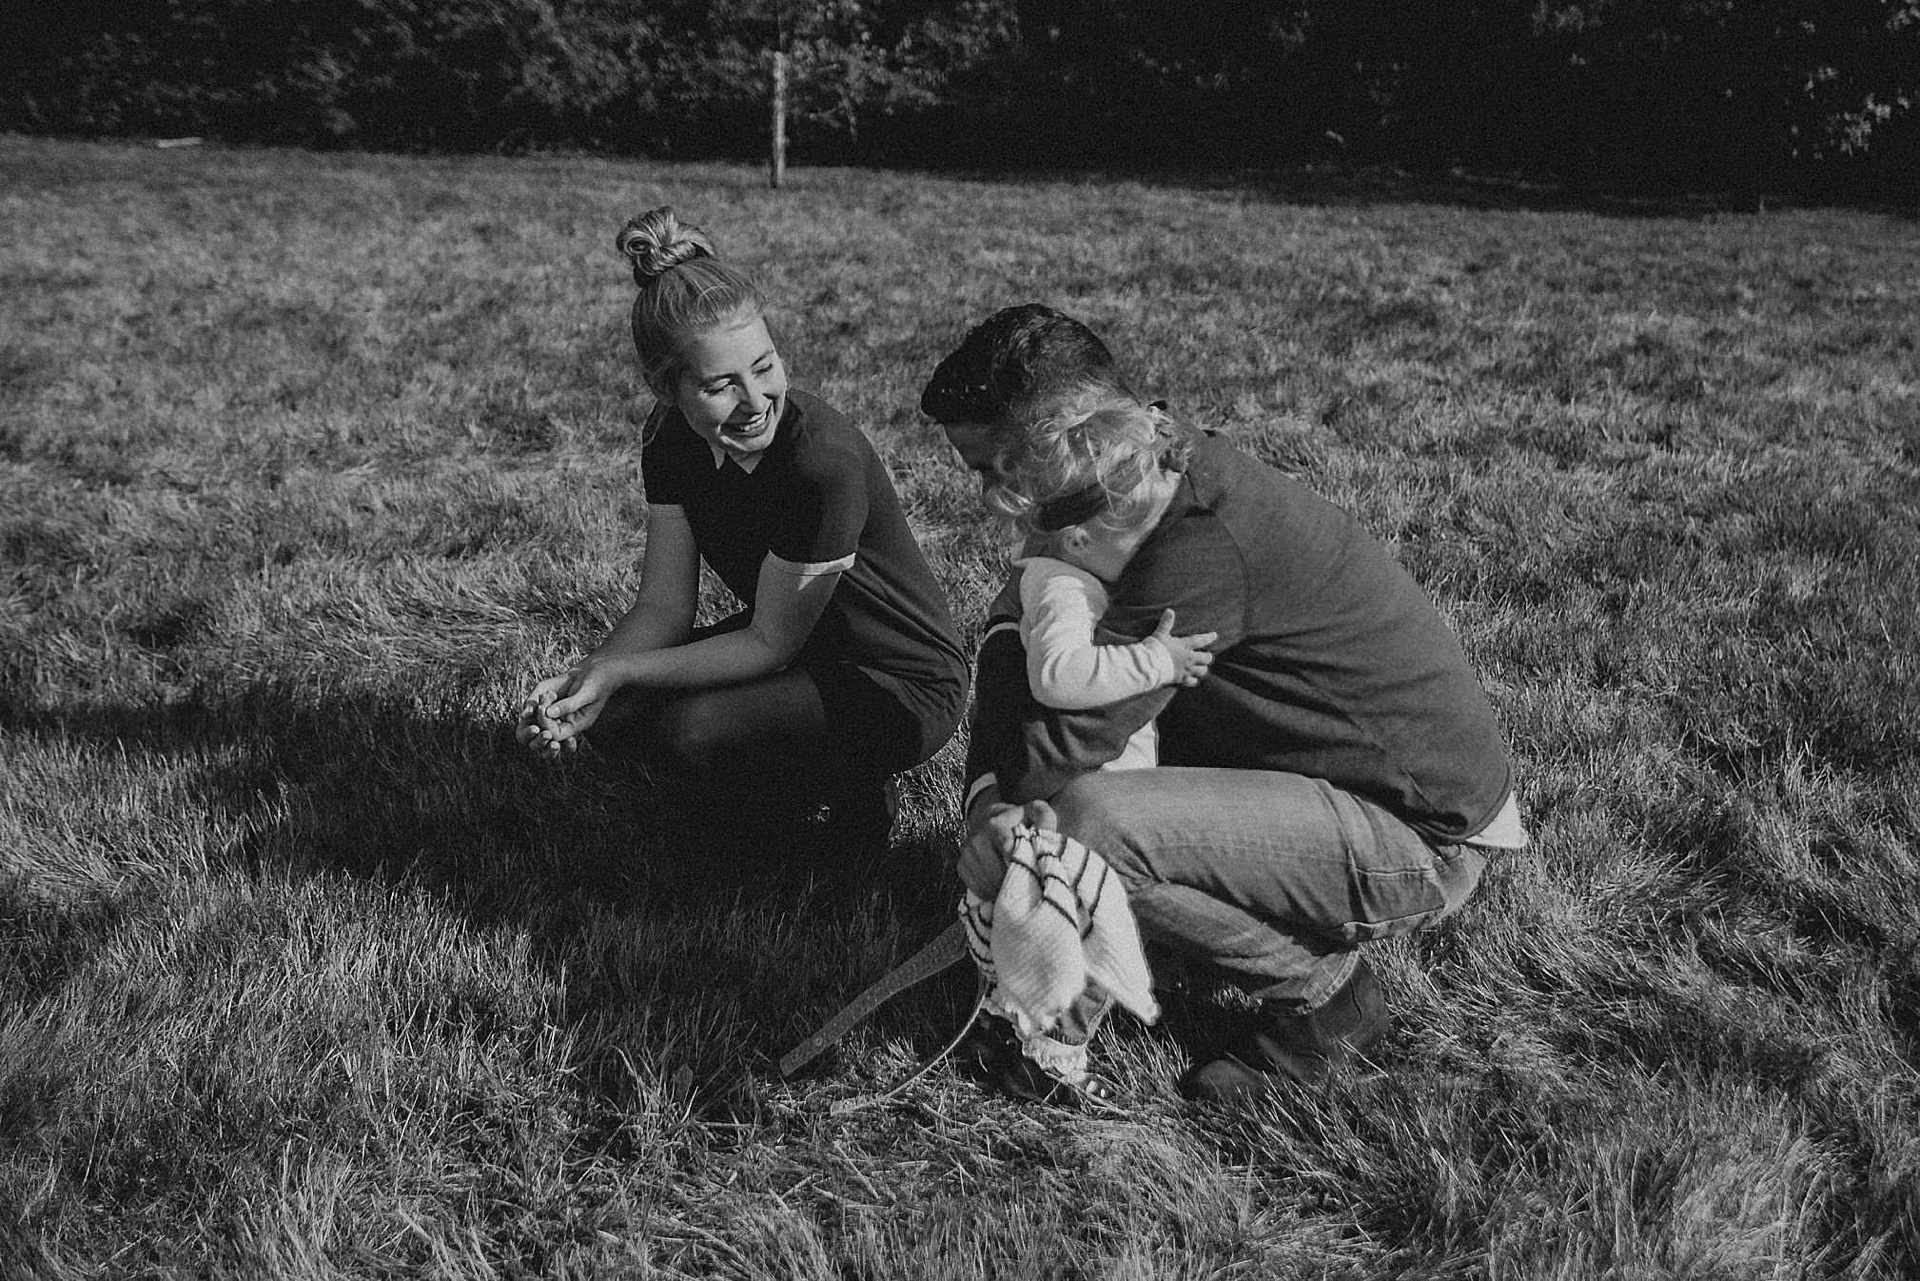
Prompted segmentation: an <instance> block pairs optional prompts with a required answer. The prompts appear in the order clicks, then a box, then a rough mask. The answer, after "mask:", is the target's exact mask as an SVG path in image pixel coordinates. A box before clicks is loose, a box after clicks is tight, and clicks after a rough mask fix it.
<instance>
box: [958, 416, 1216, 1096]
mask: <svg viewBox="0 0 1920 1281" xmlns="http://www.w3.org/2000/svg"><path fill="white" fill-rule="evenodd" d="M1180 439H1181V438H1180V436H1179V434H1178V433H1177V432H1176V431H1175V430H1174V429H1173V424H1172V422H1171V420H1170V419H1168V418H1167V417H1166V415H1165V414H1164V413H1163V412H1162V411H1160V410H1159V409H1156V408H1154V407H1152V406H1148V405H1142V404H1139V403H1137V402H1134V401H1130V400H1125V399H1121V398H1117V397H1115V396H1113V395H1112V394H1111V393H1105V392H1099V393H1096V392H1088V393H1086V394H1083V395H1081V396H1079V397H1077V398H1075V399H1073V400H1071V401H1069V403H1068V404H1067V405H1066V407H1065V408H1063V409H1062V410H1061V411H1060V412H1059V413H1057V414H1055V415H1054V416H1053V417H1051V418H1049V419H1047V420H1046V421H1045V422H1044V423H1042V424H1041V425H1040V426H1038V427H1037V428H1036V429H1035V431H1034V433H1033V435H1032V437H1031V438H1030V440H1029V442H1028V448H1026V449H1024V450H1023V451H1022V452H1021V453H1020V455H1019V456H1018V457H1014V458H1009V459H1006V460H1004V462H1005V466H1004V468H1003V469H1002V470H1001V471H1000V472H999V473H998V477H997V479H996V480H995V482H994V483H993V484H992V485H990V486H989V489H988V498H989V501H990V502H991V503H992V505H994V506H995V507H997V508H998V509H999V510H1001V511H1002V512H1004V513H1005V514H1007V515H1008V516H1010V517H1012V518H1013V521H1014V523H1015V525H1016V527H1017V528H1019V529H1020V530H1022V531H1024V532H1025V533H1026V535H1027V540H1026V547H1025V549H1024V550H1025V554H1023V555H1022V556H1020V557H1019V558H1018V559H1016V561H1015V562H1014V563H1015V565H1017V566H1018V567H1019V569H1020V586H1019V611H1020V612H1019V618H1018V622H1017V624H1016V625H1017V627H1018V629H1019V634H1020V639H1021V643H1022V644H1023V645H1024V646H1025V648H1026V653H1027V683H1028V686H1029V688H1030V689H1031V691H1032V693H1033V697H1034V699H1035V700H1036V701H1038V702H1039V703H1040V704H1041V705H1042V706H1045V707H1049V708H1053V709H1057V710H1062V711H1082V710H1087V709H1091V708H1097V707H1105V706H1107V705H1109V704H1112V703H1117V702H1120V701H1121V700H1123V699H1128V698H1132V697H1134V696H1135V695H1139V694H1145V693H1148V692H1150V691H1153V690H1157V689H1163V688H1167V687H1170V686H1192V685H1197V684H1199V683H1200V681H1201V680H1202V679H1203V678H1204V677H1205V676H1206V674H1207V670H1208V668H1210V667H1211V666H1212V664H1213V655H1212V654H1211V653H1210V652H1209V651H1208V650H1207V648H1206V647H1207V646H1208V645H1210V644H1212V643H1213V641H1214V640H1216V639H1217V633H1214V632H1198V633H1195V634H1193V635H1190V636H1175V635H1174V634H1173V628H1174V611H1173V610H1171V609H1168V610H1163V611H1162V612H1161V614H1160V618H1159V622H1158V626H1157V627H1156V628H1155V629H1154V631H1153V634H1152V635H1150V636H1147V637H1146V638H1144V639H1142V640H1138V641H1133V642H1130V643H1127V642H1121V643H1113V644H1101V643H1099V641H1098V640H1096V637H1095V631H1096V628H1097V626H1098V624H1099V622H1100V619H1101V616H1102V615H1103V614H1104V613H1105V612H1106V610H1107V589H1106V585H1105V584H1106V583H1107V582H1111V581H1114V580H1116V579H1118V578H1119V577H1120V574H1121V572H1122V571H1123V570H1124V569H1125V568H1126V566H1127V564H1128V562H1129V561H1131V560H1132V559H1133V556H1134V553H1135V552H1136V551H1138V550H1139V549H1140V546H1141V544H1142V543H1143V542H1144V541H1145V539H1146V537H1147V535H1148V534H1149V533H1150V532H1151V531H1152V529H1153V526H1154V524H1155V522H1156V520H1157V518H1158V516H1159V514H1160V512H1161V511H1162V510H1163V509H1164V507H1165V498H1166V491H1167V490H1168V489H1169V487H1170V485H1172V484H1177V483H1178V482H1177V480H1171V481H1170V480H1169V478H1170V477H1177V475H1178V471H1177V467H1178V464H1179V462H1180V461H1181V460H1182V459H1183V458H1184V453H1183V450H1182V446H1181V444H1180V443H1179V442H1180ZM1034 495H1053V497H1050V498H1047V499H1045V500H1040V501H1036V500H1035V499H1034V497H1033V496H1034ZM1158 763H1159V753H1158V750H1157V731H1156V729H1155V725H1154V722H1153V721H1148V722H1147V723H1146V724H1144V725H1142V726H1141V727H1140V728H1139V729H1138V730H1136V731H1134V733H1133V734H1132V735H1131V736H1130V737H1129V738H1128V739H1127V741H1126V744H1125V746H1124V748H1123V750H1122V751H1121V752H1120V754H1119V755H1118V756H1117V757H1115V758H1113V759H1112V760H1109V761H1107V762H1106V763H1105V764H1104V765H1103V766H1102V767H1101V768H1102V769H1105V770H1127V769H1152V768H1153V767H1154V766H1156V765H1157V764H1158ZM1046 835H1047V836H1050V837H1053V838H1055V839H1054V843H1053V844H1052V845H1051V846H1049V845H1046V844H1044V843H1043V841H1042V839H1041V837H1040V835H1039V834H1035V837H1034V838H1033V839H1032V841H1031V843H1030V845H1029V847H1028V848H1027V851H1026V854H1025V856H1024V858H1023V860H1021V861H1019V862H1017V863H1016V866H1017V867H1018V868H1020V869H1021V874H1020V875H1019V876H1016V875H1015V874H1014V872H1013V871H1011V870H1010V871H1009V874H1008V879H1007V881H1006V882H1005V883H1003V885H1002V889H1001V893H1000V895H999V897H998V898H997V899H996V900H994V901H992V902H989V901H988V900H986V899H983V898H981V897H980V896H978V895H976V894H974V893H972V892H971V891H969V892H968V893H967V895H966V896H965V898H964V900H963V903H962V912H961V915H962V919H963V920H964V921H965V922H966V924H967V937H968V942H969V946H970V948H971V950H972V953H973V957H974V961H975V964H977V965H978V966H979V967H980V970H981V972H982V973H983V974H984V975H985V976H986V978H987V980H988V983H989V987H988V993H987V996H986V1009H987V1010H988V1011H989V1012H990V1013H991V1014H993V1015H995V1016H998V1017H999V1018H1001V1019H1004V1020H1006V1021H1007V1023H1008V1024H1010V1025H1011V1026H1012V1027H1013V1028H1014V1029H1015V1033H1016V1035H1017V1039H1018V1042H1019V1053H1020V1055H1021V1056H1022V1057H1023V1058H1024V1059H1025V1060H1027V1061H1028V1062H1030V1063H1032V1064H1033V1065H1034V1067H1035V1068H1036V1069H1037V1070H1038V1071H1039V1072H1040V1073H1041V1078H1040V1079H1041V1081H1042V1082H1047V1083H1050V1082H1057V1083H1059V1084H1060V1085H1062V1086H1065V1087H1068V1090H1069V1092H1070V1094H1071V1096H1072V1097H1074V1098H1076V1099H1078V1100H1081V1101H1083V1102H1086V1103H1088V1104H1090V1105H1094V1106H1105V1105H1108V1104H1110V1103H1111V1097H1112V1096H1111V1092H1110V1090H1109V1089H1108V1088H1107V1087H1106V1086H1105V1085H1104V1083H1102V1082H1101V1081H1100V1080H1099V1079H1098V1078H1097V1077H1096V1076H1095V1075H1094V1074H1093V1072H1092V1071H1091V1070H1090V1066H1089V1062H1088V1046H1087V1038H1086V1036H1085V1035H1084V1034H1083V1031H1084V1028H1083V1024H1085V1023H1086V1021H1087V1020H1088V1019H1089V1018H1090V1017H1093V1018H1097V1017H1098V1015H1097V1013H1093V1012H1095V1011H1098V1012H1104V1010H1105V1008H1106V1006H1107V1004H1109V1003H1110V1002H1112V1001H1113V1000H1115V999H1118V1000H1119V1001H1120V1002H1121V1003H1122V1004H1124V1005H1125V1006H1126V1007H1127V1008H1128V1009H1130V1010H1132V1011H1133V1012H1134V1013H1135V1015H1137V1016H1138V1017H1140V1018H1142V1019H1144V1020H1146V1021H1149V1022H1151V1021H1152V1020H1153V1019H1154V1018H1155V1017H1156V1016H1157V1011H1156V1007H1155V1005H1154V1003H1153V999H1152V996H1151V994H1150V992H1149V990H1148V988H1149V979H1148V977H1147V972H1146V962H1145V958H1144V956H1142V955H1141V952H1140V941H1139V936H1138V934H1137V932H1136V930H1135V927H1134V924H1133V918H1132V915H1131V913H1130V912H1129V911H1128V909H1127V907H1126V905H1125V897H1126V896H1125V893H1124V892H1123V891H1121V890H1120V888H1119V882H1118V880H1117V878H1112V877H1110V876H1109V874H1108V870H1107V865H1106V863H1105V862H1104V861H1103V860H1102V859H1101V857H1100V855H1099V853H1098V852H1097V851H1092V850H1089V849H1087V848H1086V847H1085V846H1083V845H1081V844H1079V843H1078V842H1072V841H1068V842H1060V841H1058V839H1057V838H1058V834H1057V833H1048V834H1046ZM1043 899H1044V900H1045V901H1044V903H1042V902H1041V901H1040V900H1043ZM1062 921H1065V922H1068V924H1066V925H1064V926H1063V925H1062V924H1061V922H1062ZM1050 928H1051V930H1052V931H1058V930H1061V929H1065V930H1066V935H1065V936H1063V937H1052V936H1051V934H1050ZM1076 931H1077V937H1075V934H1076ZM1069 957H1070V958H1071V959H1069ZM1050 1089H1051V1086H1050V1085H1047V1084H1043V1085H1041V1086H1039V1087H1036V1092H1034V1093H1031V1094H1030V1095H1029V1096H1028V1097H1036V1098H1038V1097H1047V1094H1048V1091H1049V1090H1050Z"/></svg>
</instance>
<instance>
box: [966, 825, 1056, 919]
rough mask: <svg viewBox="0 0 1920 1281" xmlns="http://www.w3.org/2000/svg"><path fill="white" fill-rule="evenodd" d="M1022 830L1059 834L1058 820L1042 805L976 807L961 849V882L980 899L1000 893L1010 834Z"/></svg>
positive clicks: (1009, 846) (1011, 843)
mask: <svg viewBox="0 0 1920 1281" xmlns="http://www.w3.org/2000/svg"><path fill="white" fill-rule="evenodd" d="M1022 827H1036V828H1042V829H1044V830H1046V831H1058V830H1059V827H1060V819H1059V816H1058V815H1056V814H1055V813H1054V812H1053V806H1051V805H1049V804H1047V803H1046V802H1045V801H1028V802H1027V803H1026V804H1025V805H1009V804H1007V803H1006V802H1004V801H992V802H989V803H985V804H979V805H976V806H975V809H974V813H973V831H972V833H971V834H970V835H969V836H968V837H967V843H966V844H965V845H964V846H962V847H961V849H960V862H959V869H958V870H959V872H960V880H961V881H962V882H963V883H964V884H965V885H966V887H967V888H968V889H970V890H972V891H973V892H974V893H975V894H978V895H979V896H980V897H981V898H983V899H988V900H992V899H993V898H994V897H995V896H997V895H998V894H999V893H1000V882H1001V881H1002V880H1004V879H1005V878H1006V875H1007V861H1008V860H1009V859H1011V858H1012V857H1013V834H1014V833H1015V832H1017V831H1019V830H1020V829H1021V828H1022Z"/></svg>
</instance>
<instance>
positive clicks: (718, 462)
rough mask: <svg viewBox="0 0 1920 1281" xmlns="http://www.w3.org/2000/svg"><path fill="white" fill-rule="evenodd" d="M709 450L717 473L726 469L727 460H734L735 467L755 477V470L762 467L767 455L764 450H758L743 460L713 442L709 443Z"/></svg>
mask: <svg viewBox="0 0 1920 1281" xmlns="http://www.w3.org/2000/svg"><path fill="white" fill-rule="evenodd" d="M707 450H708V452H710V453H711V454H712V455H713V469H714V470H715V471H719V470H720V469H721V468H722V467H725V466H726V465H727V460H728V459H732V460H733V465H734V466H735V467H738V468H739V469H740V470H741V471H743V472H745V473H747V475H749V476H751V475H753V469H754V468H756V467H758V466H759V465H760V460H761V459H762V458H764V457H765V456H766V453H767V451H766V450H764V449H757V450H755V451H754V452H753V453H751V454H748V455H747V456H746V457H744V458H743V457H741V456H740V455H739V454H735V453H729V452H728V451H727V450H724V449H722V448H720V446H718V445H716V444H714V443H713V442H712V441H708V442H707Z"/></svg>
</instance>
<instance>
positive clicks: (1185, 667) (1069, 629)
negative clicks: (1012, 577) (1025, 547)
mask: <svg viewBox="0 0 1920 1281" xmlns="http://www.w3.org/2000/svg"><path fill="white" fill-rule="evenodd" d="M1020 597H1021V600H1020V605H1021V615H1020V630H1021V639H1022V641H1023V643H1024V644H1025V646H1026V651H1027V682H1028V685H1029V687H1030V688H1031V689H1032V691H1033V696H1034V698H1035V699H1037V700H1038V701H1039V702H1040V703H1041V704H1042V705H1044V706H1046V707H1050V708H1054V709H1056V710H1060V711H1076V710H1082V709H1086V708H1092V707H1104V706H1106V705H1107V704H1109V703H1115V702H1119V701H1120V700H1122V699H1126V698H1131V697H1133V696H1134V695H1136V694H1144V693H1146V692H1148V691H1149V690H1155V689H1160V688H1163V687H1166V686H1169V685H1194V684H1197V683H1198V682H1199V680H1200V679H1201V677H1203V676H1205V675H1206V672H1207V668H1208V667H1209V666H1211V665H1212V663H1213V655H1212V654H1211V653H1209V652H1208V651H1207V649H1206V646H1207V645H1208V644H1210V643H1211V642H1212V641H1213V640H1214V639H1215V636H1214V633H1212V632H1201V633H1198V634H1195V635H1192V636H1175V635H1174V634H1173V611H1171V610H1168V611H1167V612H1166V614H1165V615H1163V616H1162V618H1161V620H1160V626H1159V627H1158V628H1157V629H1156V630H1155V631H1154V634H1153V635H1151V636H1149V637H1147V638H1145V639H1144V640H1139V641H1134V642H1131V643H1128V644H1116V645H1100V644H1096V643H1095V642H1094V639H1093V629H1094V625H1095V623H1097V622H1098V621H1099V617H1100V615H1101V613H1102V612H1103V611H1104V610H1105V608H1106V603H1107V597H1106V591H1105V589H1104V588H1102V587H1101V586H1100V583H1099V580H1097V579H1095V578H1094V577H1093V576H1092V575H1090V574H1087V573H1085V572H1084V571H1082V570H1079V569H1076V568H1074V567H1073V566H1071V565H1068V564H1066V563H1065V562H1063V561H1056V560H1052V559H1049V558H1041V557H1035V558H1034V559H1033V560H1032V561H1031V562H1029V564H1028V565H1027V566H1026V568H1025V571H1024V572H1023V573H1022V575H1021V583H1020Z"/></svg>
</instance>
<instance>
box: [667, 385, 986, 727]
mask: <svg viewBox="0 0 1920 1281" xmlns="http://www.w3.org/2000/svg"><path fill="white" fill-rule="evenodd" d="M656 426H657V430H655V431H654V432H653V435H652V438H651V439H650V440H649V441H648V443H647V445H646V448H645V450H644V452H643V454H642V456H641V467H642V471H643V475H644V477H645V484H646V491H647V501H648V502H650V503H661V504H671V505H674V506H678V507H680V508H681V509H683V510H684V511H685V513H686V517H687V521H688V523H689V524H690V525H691V526H692V529H693V537H694V541H695V543H696V544H697V545H698V546H699V548H700V557H701V559H702V560H704V561H706V563H707V565H708V566H709V567H710V568H711V569H712V570H713V572H714V573H715V574H717V575H719V577H720V580H721V581H722V582H724V583H725V584H726V585H727V587H728V588H729V589H731V590H732V592H733V594H734V595H736V596H738V597H739V598H740V599H741V600H742V601H744V602H745V603H746V605H747V607H748V608H749V609H751V608H752V607H753V600H754V593H755V591H756V589H757V587H758V585H759V581H760V565H761V562H762V561H764V560H765V559H766V557H767V555H768V554H769V553H771V554H772V555H775V556H778V557H780V558H781V559H782V560H785V561H789V562H791V563H793V564H796V565H810V566H828V567H835V568H842V573H841V575H840V581H839V582H838V583H837V584H836V585H835V586H834V589H833V599H832V600H831V601H830V602H828V604H827V608H826V612H825V613H824V614H823V615H822V616H821V618H820V621H819V622H818V623H816V624H815V625H814V629H813V634H812V635H811V636H810V637H808V639H807V642H806V644H805V646H804V647H803V648H802V649H801V651H800V657H799V659H798V660H797V661H798V662H799V663H800V664H802V665H805V666H808V667H816V666H818V665H820V664H847V665H850V666H853V667H856V668H859V669H860V670H861V671H862V672H864V673H865V674H866V675H867V676H869V677H871V678H872V679H873V680H874V682H875V683H877V684H879V685H881V686H883V687H884V688H886V689H887V690H888V691H890V692H891V693H893V694H894V696H895V697H896V698H898V699H899V701H900V702H901V703H902V704H903V705H904V706H906V707H907V708H908V709H910V710H912V711H913V712H914V713H915V715H916V716H918V717H919V719H920V720H921V722H922V724H923V725H925V726H927V727H929V728H930V729H931V728H934V727H936V726H937V725H939V724H941V723H944V724H945V725H946V727H947V732H950V731H951V729H952V726H953V725H954V723H955V721H956V719H957V717H958V715H959V712H960V710H961V707H962V705H963V703H964V702H965V699H966V690H967V666H968V664H967V658H966V654H965V651H964V650H963V649H962V648H961V645H960V638H959V633H958V632H957V631H956V630H955V628H954V625H953V619H952V616H951V615H950V614H949V612H948V610H947V601H946V596H945V595H944V594H943V593H942V592H941V590H940V584H939V582H938V581H937V580H936V579H935V578H934V576H933V571H932V570H931V569H929V568H928V566H927V561H926V557H925V556H923V555H922V554H921V552H920V545H919V544H918V543H917V542H915V541H914V537H913V533H912V531H911V530H910V529H909V528H908V526H907V519H906V514H905V513H904V512H903V511H902V510H901V507H900V499H899V496H898V495H897V494H895V493H894V489H893V482H892V480H891V479H890V478H889V477H888V475H887V469H886V465H885V464H884V463H882V462H881V461H880V456H879V455H878V454H876V453H875V452H874V449H873V445H872V442H870V441H869V440H868V439H867V438H866V436H865V434H864V433H862V432H861V431H860V429H859V428H857V427H855V426H854V425H853V424H852V423H850V422H848V421H847V419H846V418H845V417H843V416H842V415H841V414H839V413H838V412H836V411H835V410H834V409H832V408H831V407H829V406H828V405H826V404H825V403H824V402H822V401H821V400H819V399H818V398H817V397H814V396H811V395H809V394H807V393H806V392H802V391H789V392H788V394H787V404H786V410H785V412H784V413H783V414H782V415H781V418H780V426H779V428H778V430H777V431H776V432H775V434H774V438H773V442H772V443H771V444H770V445H768V446H767V448H766V449H765V450H764V451H762V453H761V454H760V456H759V459H760V460H759V462H758V463H756V464H755V466H754V469H753V471H751V472H748V471H746V470H744V469H743V468H741V467H740V466H739V465H738V464H737V463H735V462H734V461H732V460H731V459H727V460H725V461H723V462H722V463H721V464H720V465H718V466H716V465H715V463H714V459H713V451H712V449H711V448H710V447H709V446H708V444H707V442H706V441H704V440H702V439H701V438H700V437H699V436H697V435H695V434H694V431H693V429H692V428H691V427H689V426H688V425H687V420H686V418H685V416H684V415H682V414H681V413H680V411H679V410H677V409H669V410H667V411H666V412H665V413H664V414H662V415H661V416H660V419H659V421H658V423H657V424H656ZM940 741H942V742H944V741H945V734H944V733H942V734H941V739H940ZM935 746H938V744H937V743H936V744H935Z"/></svg>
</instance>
